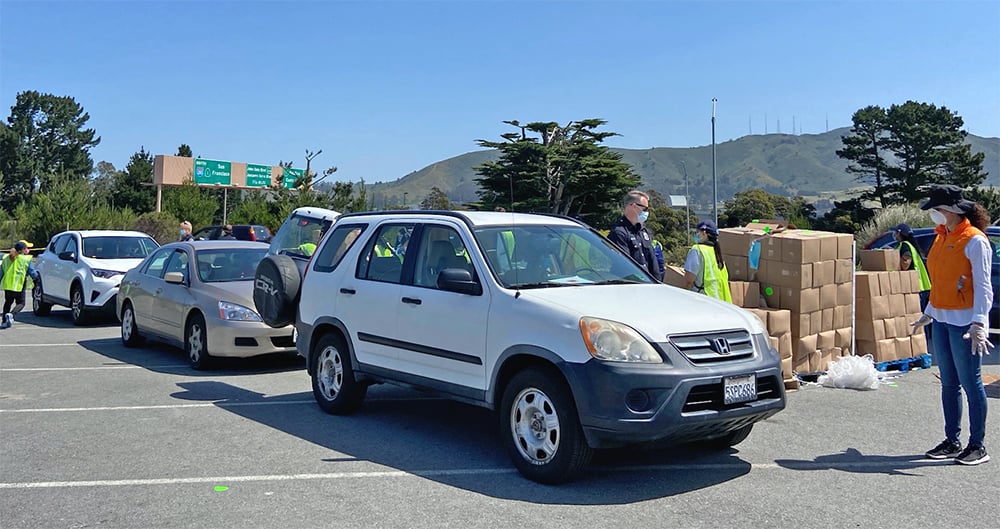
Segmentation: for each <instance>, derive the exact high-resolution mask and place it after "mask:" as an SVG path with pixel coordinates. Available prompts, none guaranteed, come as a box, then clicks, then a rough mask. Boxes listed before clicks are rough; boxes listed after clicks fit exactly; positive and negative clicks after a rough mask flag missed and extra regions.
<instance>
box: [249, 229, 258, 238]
mask: <svg viewBox="0 0 1000 529" xmlns="http://www.w3.org/2000/svg"><path fill="white" fill-rule="evenodd" d="M250 240H251V241H256V240H257V234H256V233H254V231H253V228H250Z"/></svg>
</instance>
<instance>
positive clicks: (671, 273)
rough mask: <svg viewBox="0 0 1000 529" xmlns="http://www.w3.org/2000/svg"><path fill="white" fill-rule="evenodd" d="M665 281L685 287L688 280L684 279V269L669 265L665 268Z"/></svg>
mask: <svg viewBox="0 0 1000 529" xmlns="http://www.w3.org/2000/svg"><path fill="white" fill-rule="evenodd" d="M663 272H664V273H663V282H664V283H666V284H668V285H673V286H675V287H679V288H684V285H685V283H686V282H687V281H686V280H685V279H684V269H683V268H681V267H679V266H670V265H667V266H665V267H664V270H663Z"/></svg>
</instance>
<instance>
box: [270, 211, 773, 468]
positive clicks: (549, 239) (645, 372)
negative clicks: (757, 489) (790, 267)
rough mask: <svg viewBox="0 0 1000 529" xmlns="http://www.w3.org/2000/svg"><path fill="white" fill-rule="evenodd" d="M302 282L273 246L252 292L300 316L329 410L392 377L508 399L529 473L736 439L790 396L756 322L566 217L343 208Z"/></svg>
mask: <svg viewBox="0 0 1000 529" xmlns="http://www.w3.org/2000/svg"><path fill="white" fill-rule="evenodd" d="M299 287H300V279H299V276H298V274H297V270H296V267H295V264H294V263H292V262H291V259H290V258H289V257H288V256H286V255H271V256H268V258H266V259H265V260H263V261H262V262H261V264H260V266H258V269H257V276H256V281H255V292H254V301H255V303H256V305H257V307H258V309H259V312H261V314H262V316H263V317H264V319H265V321H268V320H271V321H268V323H274V324H281V323H282V321H281V320H287V318H288V317H289V315H292V317H295V318H296V329H297V332H298V339H297V343H296V345H297V348H298V351H299V354H301V355H302V356H304V357H305V358H306V359H307V367H308V372H309V374H310V375H311V377H312V386H313V394H314V396H315V398H316V400H317V402H318V403H319V405H320V407H321V408H322V409H323V410H325V411H327V412H329V413H334V414H346V413H351V412H354V411H356V410H357V409H358V408H359V406H360V405H361V403H362V400H363V399H364V396H365V393H366V390H367V388H368V386H369V385H371V384H375V383H381V382H390V383H396V384H401V385H406V386H412V387H418V388H422V389H428V390H433V391H436V392H439V393H440V394H442V395H446V396H448V397H451V398H454V399H456V400H459V401H462V402H467V403H471V404H475V405H479V406H483V407H486V408H489V409H493V410H496V411H497V412H498V416H499V426H500V429H501V434H502V438H503V442H504V443H505V445H506V446H507V447H508V450H509V452H510V455H511V457H512V459H513V462H514V464H515V466H516V467H517V468H518V470H520V472H521V473H522V474H524V475H525V476H526V477H528V478H529V479H532V480H536V481H539V482H543V483H559V482H562V481H566V480H569V479H572V478H574V477H575V476H577V475H578V474H579V473H580V472H582V471H583V469H584V468H585V467H586V465H587V463H588V461H589V460H590V457H591V454H592V451H593V449H595V448H604V447H614V446H623V445H629V444H637V443H646V442H657V443H659V442H665V443H668V444H669V443H680V442H689V441H707V442H708V444H710V445H713V446H720V447H728V446H731V445H735V444H736V443H739V442H740V441H742V440H743V439H745V438H746V436H747V435H748V434H749V433H750V430H751V429H752V427H753V424H754V423H755V422H757V421H760V420H763V419H765V418H767V417H770V416H771V415H773V414H775V413H777V412H778V411H779V410H781V409H783V408H784V406H785V394H784V386H783V384H782V381H781V365H780V361H779V358H778V355H777V353H776V352H775V351H774V350H773V349H771V348H770V347H769V346H768V342H767V334H766V331H765V329H764V326H763V325H762V324H761V322H760V320H759V319H757V318H756V317H755V316H754V315H753V314H751V313H749V312H747V311H744V310H743V309H740V308H738V307H736V306H734V305H731V304H728V303H724V302H721V301H718V300H715V299H711V298H709V297H707V296H704V295H701V294H696V293H693V292H688V291H685V290H681V289H678V288H674V287H671V286H668V285H664V284H661V283H658V282H656V281H655V280H654V279H653V278H651V277H650V276H649V275H648V274H647V273H646V272H645V271H644V270H643V269H642V268H641V267H639V266H638V265H636V264H635V263H634V262H633V261H632V260H630V259H629V258H628V257H626V256H625V255H624V254H622V253H621V252H619V251H618V249H617V246H615V245H614V244H612V243H610V242H609V241H608V240H607V239H605V238H603V237H601V236H600V235H599V234H598V233H597V232H596V231H594V230H593V229H591V228H589V227H587V226H586V225H583V224H582V223H579V222H577V221H575V220H572V219H568V218H564V217H554V216H546V215H533V214H520V213H496V212H426V211H397V212H384V213H358V214H347V215H343V216H341V217H339V218H338V219H337V221H336V223H335V224H334V225H333V226H332V227H331V229H330V230H329V231H328V233H327V234H326V236H325V237H324V238H323V240H322V242H321V243H320V245H319V248H318V249H317V251H316V253H315V254H314V255H313V256H312V259H311V260H310V261H309V263H308V265H307V266H306V272H305V276H304V278H302V279H301V288H299ZM296 298H297V301H296ZM296 314H297V317H296V316H295V315H296Z"/></svg>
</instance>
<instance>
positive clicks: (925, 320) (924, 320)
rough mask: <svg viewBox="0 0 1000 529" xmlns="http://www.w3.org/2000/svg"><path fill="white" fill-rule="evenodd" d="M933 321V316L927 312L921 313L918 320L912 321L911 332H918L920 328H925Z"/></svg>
mask: <svg viewBox="0 0 1000 529" xmlns="http://www.w3.org/2000/svg"><path fill="white" fill-rule="evenodd" d="M932 321H934V319H933V318H931V317H930V316H928V315H926V314H921V315H920V318H919V319H917V321H914V322H911V323H910V334H917V333H918V332H920V329H923V328H924V327H926V326H927V325H929V324H930V323H931V322H932Z"/></svg>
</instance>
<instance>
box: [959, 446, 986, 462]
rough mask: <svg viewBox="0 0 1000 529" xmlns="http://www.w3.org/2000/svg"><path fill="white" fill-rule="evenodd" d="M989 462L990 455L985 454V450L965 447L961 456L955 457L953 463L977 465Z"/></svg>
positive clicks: (979, 447)
mask: <svg viewBox="0 0 1000 529" xmlns="http://www.w3.org/2000/svg"><path fill="white" fill-rule="evenodd" d="M989 460H990V455H989V454H987V453H986V448H985V447H982V446H967V447H966V448H965V450H962V453H961V454H958V456H956V457H955V462H956V463H958V464H960V465H978V464H980V463H985V462H987V461H989Z"/></svg>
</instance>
